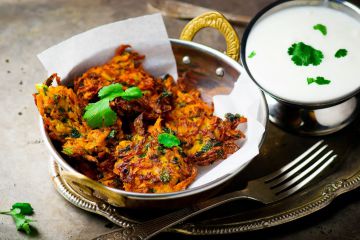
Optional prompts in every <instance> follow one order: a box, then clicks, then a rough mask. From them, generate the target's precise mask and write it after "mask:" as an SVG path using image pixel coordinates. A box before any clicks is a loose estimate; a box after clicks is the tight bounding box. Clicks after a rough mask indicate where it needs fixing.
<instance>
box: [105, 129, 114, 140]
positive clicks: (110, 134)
mask: <svg viewBox="0 0 360 240" xmlns="http://www.w3.org/2000/svg"><path fill="white" fill-rule="evenodd" d="M115 135H116V130H114V129H113V130H111V131H110V133H109V135H108V136H107V138H109V139H110V138H114V137H115Z"/></svg>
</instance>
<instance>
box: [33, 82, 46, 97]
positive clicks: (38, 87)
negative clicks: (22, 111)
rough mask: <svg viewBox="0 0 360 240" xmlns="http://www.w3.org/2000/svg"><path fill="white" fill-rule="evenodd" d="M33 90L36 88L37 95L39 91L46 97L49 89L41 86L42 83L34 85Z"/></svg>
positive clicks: (43, 85)
mask: <svg viewBox="0 0 360 240" xmlns="http://www.w3.org/2000/svg"><path fill="white" fill-rule="evenodd" d="M35 88H36V90H38V92H39V93H40V91H41V90H42V91H44V95H45V96H47V94H46V93H47V91H48V89H49V87H48V86H47V85H45V84H42V83H38V84H36V85H35Z"/></svg>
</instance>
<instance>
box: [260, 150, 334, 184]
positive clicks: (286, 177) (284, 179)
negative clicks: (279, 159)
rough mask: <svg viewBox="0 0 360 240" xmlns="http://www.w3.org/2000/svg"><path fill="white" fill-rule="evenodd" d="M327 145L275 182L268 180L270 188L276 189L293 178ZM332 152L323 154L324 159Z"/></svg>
mask: <svg viewBox="0 0 360 240" xmlns="http://www.w3.org/2000/svg"><path fill="white" fill-rule="evenodd" d="M327 146H328V145H325V146H323V147H321V148H320V149H319V150H317V151H316V152H315V153H314V154H313V155H311V156H310V157H308V158H307V159H305V160H304V161H303V162H302V163H300V164H299V165H298V166H296V167H295V168H293V169H291V171H289V172H287V173H286V174H284V175H282V176H281V177H280V178H276V179H275V180H270V181H268V182H267V183H270V184H271V185H270V188H273V187H276V186H278V185H280V184H281V183H283V182H284V181H286V180H287V179H289V178H291V177H292V176H294V175H295V174H296V173H298V172H299V171H301V169H303V168H304V167H305V166H306V165H308V164H309V163H310V162H311V161H312V160H313V159H314V158H315V157H317V156H318V155H319V154H320V153H321V152H322V151H324V149H325V148H327ZM331 152H332V151H330V152H328V153H327V154H325V156H324V157H327V156H328V155H329V154H330V153H331Z"/></svg>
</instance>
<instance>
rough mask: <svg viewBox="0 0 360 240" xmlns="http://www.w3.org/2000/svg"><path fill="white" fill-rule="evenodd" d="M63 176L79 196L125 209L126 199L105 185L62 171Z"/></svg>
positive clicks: (78, 174) (77, 174)
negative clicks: (99, 200)
mask: <svg viewBox="0 0 360 240" xmlns="http://www.w3.org/2000/svg"><path fill="white" fill-rule="evenodd" d="M61 176H62V177H63V179H64V180H65V182H66V183H67V184H68V185H69V186H70V187H71V188H72V189H73V190H74V191H75V192H77V193H78V194H80V195H81V196H83V197H84V198H87V199H92V200H94V201H97V199H101V200H104V201H105V202H107V203H109V204H111V205H114V206H116V207H124V206H125V205H126V204H125V200H126V199H125V197H124V196H122V195H120V194H118V193H115V192H112V191H110V190H109V189H107V188H106V187H105V186H104V185H103V184H101V183H98V182H96V181H94V180H92V179H90V178H88V177H86V176H84V175H82V174H80V173H74V172H69V171H62V172H61Z"/></svg>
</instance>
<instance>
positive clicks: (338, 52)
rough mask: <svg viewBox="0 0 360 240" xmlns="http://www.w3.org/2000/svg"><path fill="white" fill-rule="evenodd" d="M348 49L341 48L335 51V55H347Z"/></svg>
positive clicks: (337, 56) (338, 56)
mask: <svg viewBox="0 0 360 240" xmlns="http://www.w3.org/2000/svg"><path fill="white" fill-rule="evenodd" d="M347 53H348V51H347V50H346V49H344V48H341V49H339V50H337V51H336V53H335V57H336V58H341V57H345V56H346V55H347Z"/></svg>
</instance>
